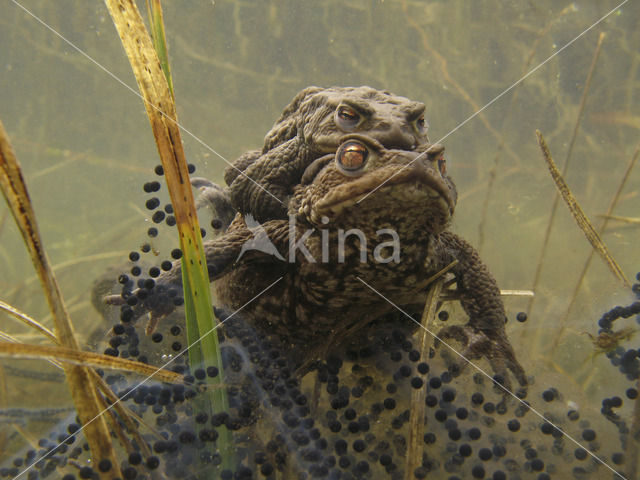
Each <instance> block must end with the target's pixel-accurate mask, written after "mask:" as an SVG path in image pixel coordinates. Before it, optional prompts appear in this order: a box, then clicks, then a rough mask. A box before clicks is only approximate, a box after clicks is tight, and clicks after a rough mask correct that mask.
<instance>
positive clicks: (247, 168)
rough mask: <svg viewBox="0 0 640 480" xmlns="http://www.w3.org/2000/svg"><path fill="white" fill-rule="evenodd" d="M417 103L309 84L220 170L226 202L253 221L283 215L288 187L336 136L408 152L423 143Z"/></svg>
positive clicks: (366, 90)
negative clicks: (252, 145)
mask: <svg viewBox="0 0 640 480" xmlns="http://www.w3.org/2000/svg"><path fill="white" fill-rule="evenodd" d="M424 111H425V106H424V104H423V103H420V102H414V101H411V100H409V99H407V98H405V97H400V96H397V95H394V94H392V93H390V92H387V91H380V90H376V89H373V88H371V87H366V86H363V87H342V88H341V87H333V88H319V87H309V88H306V89H304V90H302V91H301V92H300V93H298V94H297V95H296V96H295V98H294V99H293V100H292V101H291V103H290V104H289V105H288V106H287V107H286V108H285V109H284V111H283V112H282V115H281V116H280V118H279V119H278V120H277V121H276V123H275V124H274V126H273V127H272V128H271V130H270V131H269V132H268V133H267V135H266V137H265V141H264V146H263V148H262V150H252V151H249V152H247V153H245V154H244V155H242V156H241V157H240V158H238V159H237V160H236V161H235V162H234V164H233V166H231V167H228V168H227V169H226V171H225V177H224V179H225V182H226V183H227V185H228V186H229V188H230V195H231V203H232V205H233V207H234V208H235V209H236V210H237V211H238V212H240V213H243V214H245V213H250V214H251V215H252V216H253V218H255V219H256V220H257V221H259V222H264V221H266V220H270V219H275V218H286V216H287V204H288V202H289V199H290V198H291V196H292V195H293V188H294V187H295V186H296V185H297V184H299V183H300V179H301V178H302V174H303V173H304V171H305V170H306V168H307V167H308V166H309V165H310V164H311V163H313V162H314V161H315V160H316V159H318V158H319V157H322V156H324V155H333V154H334V153H335V151H336V149H337V148H338V145H339V144H340V139H341V138H342V137H343V136H344V135H346V134H349V133H359V134H362V135H366V136H368V137H369V138H372V139H374V140H377V141H378V142H379V143H380V144H382V145H383V146H384V147H386V148H391V149H400V150H414V149H415V148H416V147H417V146H418V145H420V144H423V143H425V142H426V141H428V139H427V123H426V121H425V118H424Z"/></svg>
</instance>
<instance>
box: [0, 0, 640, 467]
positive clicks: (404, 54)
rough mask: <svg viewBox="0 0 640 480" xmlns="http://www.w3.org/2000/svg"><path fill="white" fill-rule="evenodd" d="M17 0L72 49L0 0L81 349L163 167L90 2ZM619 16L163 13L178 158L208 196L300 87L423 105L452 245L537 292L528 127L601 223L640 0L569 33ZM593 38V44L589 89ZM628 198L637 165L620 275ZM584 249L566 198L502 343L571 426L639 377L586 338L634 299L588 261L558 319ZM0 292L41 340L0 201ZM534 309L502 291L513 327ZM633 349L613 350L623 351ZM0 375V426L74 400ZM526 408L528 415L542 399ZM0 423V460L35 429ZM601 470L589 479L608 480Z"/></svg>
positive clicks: (9, 101) (325, 9)
mask: <svg viewBox="0 0 640 480" xmlns="http://www.w3.org/2000/svg"><path fill="white" fill-rule="evenodd" d="M19 3H20V4H21V5H23V6H24V8H26V9H28V10H29V11H31V12H32V13H33V15H35V16H37V17H38V18H39V19H40V20H41V21H42V22H44V23H45V24H47V25H48V26H49V27H50V28H51V29H53V30H55V31H56V32H58V33H59V35H60V36H62V37H64V38H65V39H66V40H68V41H69V42H71V44H72V45H73V46H71V45H70V44H69V43H66V42H65V41H64V40H62V39H61V38H60V37H59V36H57V35H56V34H54V33H52V31H51V30H49V29H48V28H46V27H45V26H43V24H42V23H40V22H39V21H38V20H36V19H34V18H33V17H32V16H30V15H29V14H27V13H26V12H25V10H24V9H22V8H20V7H19V6H17V5H16V4H15V3H13V2H11V1H9V2H5V3H4V4H3V5H2V6H1V7H0V85H1V87H2V88H1V92H2V93H1V94H0V118H1V119H2V121H3V123H4V125H5V128H6V130H7V131H8V133H9V135H10V136H11V140H12V142H13V145H14V148H15V150H16V153H17V156H18V158H19V160H20V161H21V163H22V166H23V169H24V171H25V176H26V181H27V184H28V187H29V190H30V193H31V197H32V200H33V202H34V205H35V209H36V214H37V216H38V219H39V222H40V223H39V225H40V229H41V233H42V236H43V239H44V244H45V247H46V249H47V252H48V254H49V256H50V258H51V261H52V263H53V264H54V265H55V266H56V267H57V273H58V275H59V280H60V282H61V287H62V291H63V294H64V296H65V299H66V300H67V301H68V304H69V308H70V311H71V314H72V317H73V320H74V322H75V323H76V325H77V330H78V331H79V332H80V333H81V335H84V337H85V338H88V337H89V333H90V332H91V331H92V330H93V329H94V327H96V326H99V325H100V322H101V317H100V316H99V314H98V313H97V312H96V311H95V310H94V309H93V308H92V306H91V304H90V288H91V284H92V282H93V280H94V279H95V278H96V277H98V276H99V275H100V274H102V273H103V272H104V271H105V269H106V268H107V267H109V266H110V265H113V264H118V263H120V262H123V261H124V260H125V259H126V255H127V253H128V252H129V251H130V250H132V249H136V248H139V246H140V244H141V243H142V242H143V241H144V239H145V234H144V232H145V231H146V229H147V228H148V226H149V221H150V220H149V218H148V214H147V212H146V211H145V210H144V198H145V196H144V193H143V191H142V188H141V185H142V184H143V182H145V181H146V180H148V179H149V178H150V177H151V176H152V168H153V167H154V166H155V165H156V164H157V163H158V159H157V155H156V151H155V146H154V143H153V138H152V135H151V132H150V128H149V124H148V121H147V119H146V115H145V112H144V108H143V105H142V102H141V100H140V99H139V98H138V97H137V96H136V94H135V93H133V91H137V89H136V87H135V81H134V79H133V76H132V74H131V71H130V68H129V64H128V62H127V59H126V57H125V55H124V52H123V50H122V47H121V45H120V41H119V38H118V36H117V34H116V32H115V29H114V27H113V25H112V22H111V19H110V17H109V15H108V13H107V11H106V8H105V7H104V6H103V5H102V4H101V3H99V2H95V3H92V4H86V3H78V2H70V1H65V2H43V1H27V0H24V1H20V2H19ZM618 3H619V2H615V1H613V2H612V1H602V2H599V1H598V2H597V1H577V2H573V3H568V2H565V3H558V2H551V1H546V2H527V1H505V2H501V1H493V0H482V1H474V2H470V1H450V2H445V1H432V2H429V1H417V0H414V1H394V0H386V1H349V2H341V1H317V2H311V1H308V2H307V1H304V2H298V1H293V0H292V1H281V2H248V1H242V2H234V1H229V0H217V1H215V2H213V1H211V2H197V3H196V2H189V3H187V2H166V5H164V8H165V23H166V26H167V38H168V42H169V48H170V55H171V61H172V69H173V77H174V85H175V92H176V101H177V105H178V114H179V120H180V121H181V123H182V125H183V127H184V128H185V129H186V130H188V132H189V133H186V132H185V133H184V135H183V140H184V144H185V148H186V152H187V157H188V159H189V161H190V162H191V163H193V164H195V165H196V166H197V172H198V174H199V175H202V176H206V177H208V178H211V179H212V180H213V181H216V182H222V171H223V169H224V168H225V166H226V162H225V159H226V160H229V161H232V160H233V159H235V158H236V157H237V156H238V155H240V154H242V153H243V152H245V151H246V150H249V149H254V148H259V147H260V146H261V144H262V139H263V137H264V134H265V133H266V132H267V130H268V129H269V128H270V127H271V125H272V123H273V121H274V120H275V119H276V118H277V117H278V115H279V113H280V111H281V110H282V108H283V107H284V106H285V105H286V104H287V103H288V102H289V100H290V99H291V98H292V97H293V96H294V95H295V93H297V92H298V91H299V90H300V89H302V88H304V87H305V86H308V85H319V86H331V85H345V86H346V85H353V86H356V85H363V84H366V85H370V86H372V87H375V88H380V89H388V90H391V91H392V92H394V93H397V94H399V95H403V96H406V97H409V98H412V99H415V100H420V101H423V102H424V103H426V105H427V112H428V113H427V116H428V121H429V124H430V139H431V140H432V141H438V140H440V139H442V138H444V139H443V140H442V143H444V145H445V146H446V149H447V159H448V166H449V170H450V172H451V175H452V177H453V178H454V180H455V182H456V184H457V187H458V192H459V195H460V196H459V201H458V208H457V211H456V216H455V220H454V224H453V229H454V231H455V232H457V233H459V234H461V235H462V236H464V237H465V238H466V239H468V240H469V241H470V242H471V243H473V244H475V245H476V246H478V247H479V248H480V250H481V254H482V257H483V259H484V260H485V262H486V263H487V264H488V265H489V266H490V268H491V270H492V271H493V273H494V274H495V276H496V278H497V279H498V282H499V284H500V286H501V287H502V288H503V289H531V288H532V287H533V279H534V275H535V272H536V267H537V265H538V259H539V258H540V255H541V248H542V244H543V239H544V237H545V231H546V229H547V224H548V219H549V215H550V210H551V205H552V203H553V200H554V196H555V191H556V190H555V187H554V185H553V182H552V180H551V178H550V176H549V173H548V171H547V169H546V167H545V164H544V162H543V160H542V157H541V154H540V151H539V148H538V146H537V143H536V138H535V134H534V132H535V130H536V129H539V130H540V131H541V132H542V133H543V134H544V136H545V138H546V140H547V142H548V144H549V147H550V149H551V152H552V154H553V156H554V159H555V160H556V163H558V164H559V165H563V164H564V163H565V162H566V159H567V155H568V153H569V148H570V146H571V145H572V151H571V157H570V166H569V168H568V173H567V175H566V179H567V182H568V183H569V185H570V187H571V189H572V191H573V193H574V194H575V196H576V198H577V199H578V200H579V202H580V203H581V205H582V207H583V209H584V211H585V212H586V214H587V215H588V216H589V217H590V218H591V219H592V220H593V221H594V223H595V225H596V226H598V225H600V224H601V222H602V217H601V216H600V215H602V214H604V213H605V212H606V211H607V208H608V206H609V204H610V202H611V201H612V198H613V196H614V194H615V193H616V191H617V189H618V187H619V185H620V182H621V180H622V177H623V174H624V172H625V170H626V169H627V166H628V164H629V162H630V160H631V158H632V156H633V153H634V151H635V150H636V149H637V148H638V139H639V138H640V137H639V136H638V133H639V131H640V108H639V107H638V105H640V73H639V68H640V52H639V51H638V45H640V9H639V8H638V4H637V2H633V1H629V2H628V3H626V4H625V5H623V6H622V7H621V8H620V9H619V10H618V11H616V12H614V13H612V14H611V15H609V16H608V17H607V18H606V19H604V20H603V21H601V22H600V23H598V24H597V25H595V26H593V28H591V29H590V30H589V31H588V32H586V33H584V32H585V30H587V29H588V28H590V27H591V26H592V25H594V23H595V22H597V21H598V20H599V19H601V18H602V17H603V16H604V15H606V14H607V13H608V12H609V11H610V10H611V9H613V8H614V7H615V6H616V5H617V4H618ZM583 33H584V34H583ZM600 33H604V35H605V36H604V40H603V42H602V46H601V51H600V54H599V57H598V58H597V63H596V65H595V69H594V72H593V77H592V79H591V83H590V87H589V90H588V92H587V93H586V95H585V94H584V92H585V81H586V78H587V74H588V72H589V69H590V65H591V63H592V60H593V58H594V52H595V49H596V44H597V41H598V36H599V34H600ZM578 35H582V36H581V37H580V38H578V39H577V40H575V42H574V43H573V44H571V45H570V46H568V47H567V48H566V49H563V48H564V46H565V45H566V44H567V43H568V42H570V41H572V40H573V39H575V37H577V36H578ZM76 48H77V49H79V50H81V51H82V52H84V53H85V54H86V55H87V56H89V57H90V58H91V59H92V60H90V59H89V58H87V57H86V56H83V55H82V54H80V53H79V52H78V50H77V49H76ZM561 50H562V51H561ZM556 53H557V55H556V56H554V57H553V58H550V57H551V56H552V55H554V54H556ZM543 62H545V63H544V64H543V65H541V64H542V63H543ZM534 68H535V69H536V70H535V72H533V73H531V74H530V75H528V76H527V78H526V79H525V80H524V81H520V80H521V79H522V77H523V75H524V74H525V73H527V72H531V71H532V70H533V69H534ZM107 72H109V73H107ZM516 82H519V83H517V84H516ZM509 88H510V90H509V91H508V92H507V93H505V91H506V90H507V89H509ZM131 89H133V91H132V90H131ZM497 96H500V98H498V99H496V97H497ZM583 97H584V102H585V103H584V108H583V109H581V101H582V100H583ZM489 103H491V104H490V105H488V106H486V105H487V104H489ZM485 106H486V108H485ZM479 111H480V113H478V112H479ZM580 114H581V116H580V117H579V115H580ZM472 116H473V118H471V117H472ZM578 118H580V123H579V125H578V127H577V135H576V136H575V141H574V142H573V143H572V142H571V141H572V136H573V134H574V130H575V129H576V122H577V120H578ZM639 185H640V170H638V167H636V168H635V169H634V170H632V171H631V173H630V176H629V177H628V180H627V182H626V185H625V187H624V189H623V190H622V191H621V193H620V195H619V197H618V201H617V205H616V207H615V210H614V211H613V214H614V215H617V216H621V217H635V223H628V222H623V221H620V220H611V221H610V222H609V224H608V227H607V229H606V230H605V231H604V234H603V235H602V237H603V239H604V241H605V242H606V244H607V246H608V247H609V249H610V250H611V252H612V254H613V256H614V257H615V259H616V260H617V262H618V263H619V264H620V266H621V267H622V269H623V270H624V272H625V273H626V275H627V276H628V277H629V278H631V279H632V280H633V278H634V277H635V274H636V272H638V271H639V270H640V255H638V247H637V245H638V242H639V241H640V224H639V223H638V215H639V213H638V212H640V187H639ZM489 186H490V190H489ZM485 204H486V206H485ZM164 241H165V242H168V243H170V239H168V238H165V240H164ZM160 247H161V245H160V243H159V244H158V248H160ZM590 250H591V247H590V246H589V244H588V243H587V242H586V240H585V238H584V235H583V234H582V233H581V231H580V230H579V229H578V228H577V227H576V225H575V222H574V221H573V219H572V218H571V216H570V215H569V213H568V211H567V209H566V207H565V205H564V204H562V203H561V204H560V205H559V208H558V213H557V215H556V218H555V223H554V225H553V230H552V233H551V236H550V240H549V243H548V246H547V249H546V252H545V256H544V263H543V266H542V270H541V275H540V280H539V283H538V285H537V286H536V288H535V294H536V297H535V303H534V307H533V310H532V311H531V312H530V315H529V319H528V320H527V322H526V323H524V324H519V323H517V322H515V321H512V322H510V324H509V325H508V332H509V335H510V337H511V339H512V341H513V343H514V345H515V346H516V349H517V351H518V355H519V358H520V359H521V362H522V363H523V365H524V366H525V368H526V369H527V371H528V373H530V374H534V375H536V378H537V383H538V386H539V387H540V388H542V387H543V385H549V386H556V387H562V388H566V389H567V391H568V392H570V393H567V395H566V396H565V397H564V398H563V400H562V401H563V402H565V403H568V402H577V403H579V404H580V405H581V408H582V409H583V413H582V415H583V418H589V419H590V420H592V422H594V423H598V422H602V420H601V419H599V418H600V413H599V412H600V408H601V402H602V400H603V399H604V398H606V397H610V396H613V395H619V396H622V397H623V398H625V400H626V397H624V391H625V390H626V389H627V388H629V387H631V386H633V383H632V382H630V381H628V380H626V379H625V378H624V375H622V374H620V373H619V372H618V371H617V369H615V368H614V367H612V366H611V364H610V363H609V361H608V360H607V359H606V357H605V356H604V355H599V356H596V357H594V349H593V345H592V343H591V341H590V339H589V337H588V336H587V335H586V333H591V334H593V335H597V333H598V327H597V320H598V319H599V318H600V316H601V315H602V314H603V313H604V312H606V311H607V310H609V309H611V308H612V307H614V306H615V305H628V304H630V303H631V302H632V301H633V300H634V295H633V294H632V292H631V291H630V290H629V289H625V288H624V287H623V286H622V285H621V284H620V283H619V282H617V281H616V280H615V278H614V277H613V275H612V274H611V273H610V271H609V270H608V269H607V267H606V266H605V264H604V262H603V261H602V260H601V259H600V258H597V257H596V258H594V259H593V261H592V264H591V267H590V268H589V270H588V271H587V273H586V276H585V279H584V282H583V284H582V287H581V288H580V289H579V291H578V294H577V298H576V301H575V302H574V306H573V308H572V309H571V311H570V312H568V314H567V308H568V305H569V303H570V299H571V297H572V295H573V292H574V290H575V288H576V282H577V280H578V278H579V276H580V272H581V271H582V269H583V266H584V264H585V261H586V259H587V257H588V256H589V253H590ZM0 299H1V300H3V301H5V302H7V303H10V304H12V305H14V306H16V307H18V308H20V309H22V310H23V311H25V312H27V313H29V314H30V315H32V316H33V317H35V318H37V319H41V320H42V321H43V322H44V323H46V324H47V325H49V326H51V321H50V318H49V317H48V311H47V308H46V305H45V302H44V300H43V299H42V296H41V291H40V288H39V285H38V282H37V280H36V278H35V276H34V274H33V269H32V267H31V263H30V260H29V258H28V256H27V253H26V250H25V248H24V247H23V245H22V242H21V238H20V235H19V233H18V231H17V229H16V227H15V225H14V222H13V219H12V218H11V216H10V214H9V213H8V210H7V209H6V207H5V206H4V204H3V205H0ZM528 301H529V300H528V299H527V298H521V297H507V298H506V300H505V303H506V307H507V310H508V313H509V316H510V318H512V319H513V318H514V317H515V314H516V313H517V312H519V311H522V310H524V309H526V308H527V304H528ZM0 319H1V321H0V331H3V332H6V333H9V334H11V335H14V336H15V337H17V338H18V339H21V340H23V341H29V342H40V339H39V338H37V337H36V335H35V334H33V333H32V332H30V331H27V330H26V329H25V328H23V327H22V326H21V325H18V324H16V323H15V322H13V321H11V320H9V319H8V317H6V316H3V315H2V314H0ZM624 322H626V323H624V324H622V322H620V324H617V325H616V328H617V327H633V328H634V329H635V328H638V325H637V324H636V323H635V321H634V319H633V318H631V319H627V320H624ZM105 328H108V326H106V327H105ZM638 338H640V337H637V338H636V337H633V338H632V339H631V340H626V341H625V342H624V343H623V344H622V345H623V346H624V347H625V349H629V348H631V347H633V346H634V345H636V346H637V342H638ZM0 367H4V371H3V368H0V411H2V409H8V408H15V407H21V408H30V409H35V410H37V409H44V408H59V407H65V406H68V405H69V404H70V399H69V396H68V394H67V393H66V391H65V389H64V387H63V385H62V384H60V383H51V382H49V383H47V382H46V381H42V380H40V381H38V380H33V379H28V378H25V377H24V376H23V375H21V374H20V373H19V371H18V370H16V369H17V368H18V369H25V370H38V371H47V372H49V371H50V372H52V374H53V373H54V372H55V369H54V368H53V367H50V366H49V365H48V364H44V363H41V362H35V361H33V362H32V361H29V362H27V361H15V360H11V361H10V360H2V362H1V363H0ZM12 372H13V373H12ZM16 372H17V373H16ZM43 392H46V394H45V395H43V394H42V393H43ZM529 400H530V401H531V403H532V405H539V406H540V409H541V410H544V407H545V405H544V402H543V400H542V399H541V398H539V397H536V398H533V397H532V398H530V399H529ZM632 409H633V405H632V402H631V401H626V402H625V404H624V406H623V408H622V409H620V410H619V412H618V413H619V414H620V415H621V416H622V417H623V418H626V419H627V422H628V424H629V425H631V423H632ZM5 418H6V417H0V422H2V423H1V424H2V427H1V428H0V431H1V432H0V442H2V443H0V451H2V450H3V447H6V448H8V449H9V450H11V451H15V450H16V449H17V448H20V445H26V444H27V443H28V439H29V438H32V439H37V438H38V436H39V435H41V432H42V431H46V430H47V429H48V428H49V425H50V424H49V423H47V422H46V421H39V420H33V419H32V420H29V419H25V422H24V423H23V425H22V427H21V429H20V430H19V429H16V428H15V427H14V426H13V425H15V422H14V423H12V422H8V421H7V422H5ZM17 423H18V424H20V423H21V422H17ZM608 431H609V432H610V434H611V438H601V439H600V441H601V443H602V444H606V443H607V442H618V438H617V433H616V432H617V431H616V430H615V429H614V428H609V430H608ZM578 433H579V432H578ZM6 459H7V458H6V456H5V457H4V458H0V463H2V462H3V461H5V460H6ZM605 472H606V470H605V469H604V468H602V469H601V470H600V473H601V474H602V475H603V476H602V477H597V478H610V477H611V474H610V473H605ZM443 475H444V474H443ZM441 478H446V476H443V477H441ZM527 478H528V477H527ZM531 478H535V477H531ZM559 478H560V477H559ZM562 478H566V477H562ZM593 478H596V477H593Z"/></svg>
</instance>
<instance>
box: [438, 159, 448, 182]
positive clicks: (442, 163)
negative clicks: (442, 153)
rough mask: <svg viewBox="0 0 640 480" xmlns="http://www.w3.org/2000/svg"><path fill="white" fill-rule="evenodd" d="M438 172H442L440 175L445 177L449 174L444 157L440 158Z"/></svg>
mask: <svg viewBox="0 0 640 480" xmlns="http://www.w3.org/2000/svg"><path fill="white" fill-rule="evenodd" d="M438 170H440V175H442V176H443V177H444V176H445V175H446V174H447V162H446V161H445V159H444V157H440V158H438Z"/></svg>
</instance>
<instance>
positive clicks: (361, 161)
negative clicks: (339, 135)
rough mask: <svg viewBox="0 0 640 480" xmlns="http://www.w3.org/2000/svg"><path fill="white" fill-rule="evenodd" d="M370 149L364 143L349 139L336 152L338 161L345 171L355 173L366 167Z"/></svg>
mask: <svg viewBox="0 0 640 480" xmlns="http://www.w3.org/2000/svg"><path fill="white" fill-rule="evenodd" d="M368 156H369V150H368V149H367V147H365V146H364V145H363V144H362V143H360V142H357V141H349V142H345V143H343V144H342V145H340V148H338V151H337V152H336V162H337V163H338V166H339V167H340V169H341V170H342V171H343V172H345V173H353V172H355V171H357V170H360V169H361V168H362V167H364V165H365V163H366V162H367V157H368Z"/></svg>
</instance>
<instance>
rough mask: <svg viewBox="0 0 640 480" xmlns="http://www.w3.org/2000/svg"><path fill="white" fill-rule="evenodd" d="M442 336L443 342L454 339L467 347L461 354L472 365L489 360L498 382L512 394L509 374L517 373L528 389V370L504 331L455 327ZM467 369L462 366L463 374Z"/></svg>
mask: <svg viewBox="0 0 640 480" xmlns="http://www.w3.org/2000/svg"><path fill="white" fill-rule="evenodd" d="M438 336H439V337H440V338H441V339H443V340H444V339H447V338H453V339H455V340H458V341H459V342H461V343H462V344H463V345H464V346H465V347H464V349H463V350H462V351H461V352H460V354H461V355H462V356H463V357H464V359H465V360H467V363H471V360H474V359H479V358H486V359H487V360H488V361H489V364H490V365H491V368H492V369H493V371H494V373H495V376H494V380H496V381H497V382H498V383H501V384H502V385H503V386H504V387H505V388H506V389H507V390H511V383H510V381H509V374H508V370H510V371H511V373H513V375H514V376H515V377H516V379H517V380H518V382H519V383H520V385H522V386H525V385H527V377H526V375H525V372H524V369H523V368H522V366H521V365H520V363H519V362H518V360H517V359H516V354H515V352H514V351H513V347H512V346H511V344H510V343H509V339H508V338H507V336H506V334H505V332H504V330H481V329H478V328H476V327H474V326H473V325H471V324H469V323H468V324H466V325H452V326H449V327H445V328H443V329H442V330H441V331H440V332H439V333H438ZM465 366H466V365H465V364H463V365H460V366H459V367H460V370H462V368H464V367H465Z"/></svg>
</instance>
